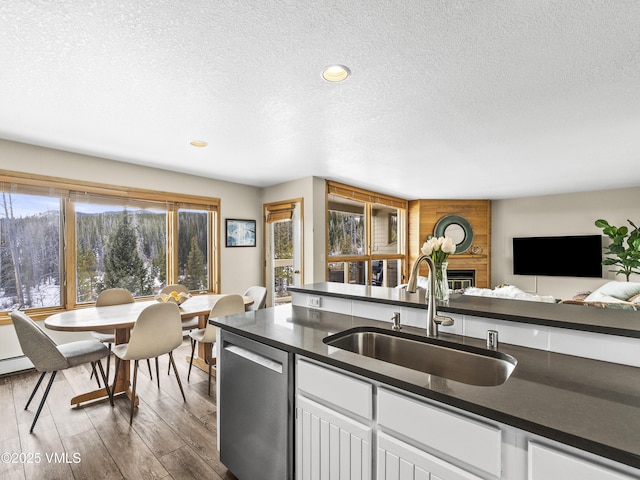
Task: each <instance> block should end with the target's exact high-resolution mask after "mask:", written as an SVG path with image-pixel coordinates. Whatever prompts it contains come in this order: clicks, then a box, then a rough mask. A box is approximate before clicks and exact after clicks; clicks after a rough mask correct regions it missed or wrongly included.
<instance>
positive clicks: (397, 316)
mask: <svg viewBox="0 0 640 480" xmlns="http://www.w3.org/2000/svg"><path fill="white" fill-rule="evenodd" d="M391 321H392V322H393V324H392V325H391V330H394V331H396V332H397V331H398V330H400V329H401V328H402V327H401V326H400V312H393V317H391Z"/></svg>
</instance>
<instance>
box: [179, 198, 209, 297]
mask: <svg viewBox="0 0 640 480" xmlns="http://www.w3.org/2000/svg"><path fill="white" fill-rule="evenodd" d="M210 230H211V229H210V225H209V215H208V213H207V211H205V210H193V209H189V210H179V211H178V275H177V279H178V283H181V284H183V285H184V286H185V287H187V288H188V289H189V290H192V291H193V290H196V291H203V290H209V289H210V288H209V277H210V275H209V255H210V252H209V232H210Z"/></svg>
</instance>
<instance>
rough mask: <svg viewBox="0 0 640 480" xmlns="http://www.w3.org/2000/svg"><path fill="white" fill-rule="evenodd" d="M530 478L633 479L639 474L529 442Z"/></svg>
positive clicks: (532, 479) (535, 479) (547, 479)
mask: <svg viewBox="0 0 640 480" xmlns="http://www.w3.org/2000/svg"><path fill="white" fill-rule="evenodd" d="M528 457H529V459H528V476H527V478H528V480H549V479H554V478H558V479H564V478H567V479H569V478H571V479H573V478H576V479H580V480H632V479H634V478H635V479H637V478H638V476H637V475H627V474H625V473H623V472H621V471H618V470H615V469H613V468H609V467H608V466H604V465H600V464H598V463H596V462H592V461H590V460H586V459H584V458H580V457H579V456H575V455H571V454H569V453H566V452H564V451H561V450H558V449H555V448H552V447H549V446H547V445H541V444H539V443H537V442H529V448H528Z"/></svg>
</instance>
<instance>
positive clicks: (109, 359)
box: [107, 343, 111, 381]
mask: <svg viewBox="0 0 640 480" xmlns="http://www.w3.org/2000/svg"><path fill="white" fill-rule="evenodd" d="M107 348H109V355H107V381H108V380H109V365H111V344H110V343H108V344H107Z"/></svg>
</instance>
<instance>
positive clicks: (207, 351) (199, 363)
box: [187, 313, 216, 377]
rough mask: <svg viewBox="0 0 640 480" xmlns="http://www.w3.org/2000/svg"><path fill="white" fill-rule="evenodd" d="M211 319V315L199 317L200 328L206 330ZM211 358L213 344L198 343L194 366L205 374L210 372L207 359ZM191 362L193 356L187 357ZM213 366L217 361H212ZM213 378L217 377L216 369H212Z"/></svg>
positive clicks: (213, 359)
mask: <svg viewBox="0 0 640 480" xmlns="http://www.w3.org/2000/svg"><path fill="white" fill-rule="evenodd" d="M208 319H209V314H208V313H207V314H205V315H200V316H199V317H198V328H200V329H202V328H206V327H207V320H208ZM207 358H211V344H210V343H198V350H197V356H195V357H193V366H194V367H198V368H199V369H200V370H202V371H203V372H207V373H208V372H209V364H208V363H207V361H206V359H207ZM190 361H191V355H187V362H190ZM211 362H212V365H213V366H215V365H216V359H215V358H212V359H211ZM211 376H212V377H215V376H216V370H215V368H212V369H211Z"/></svg>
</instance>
